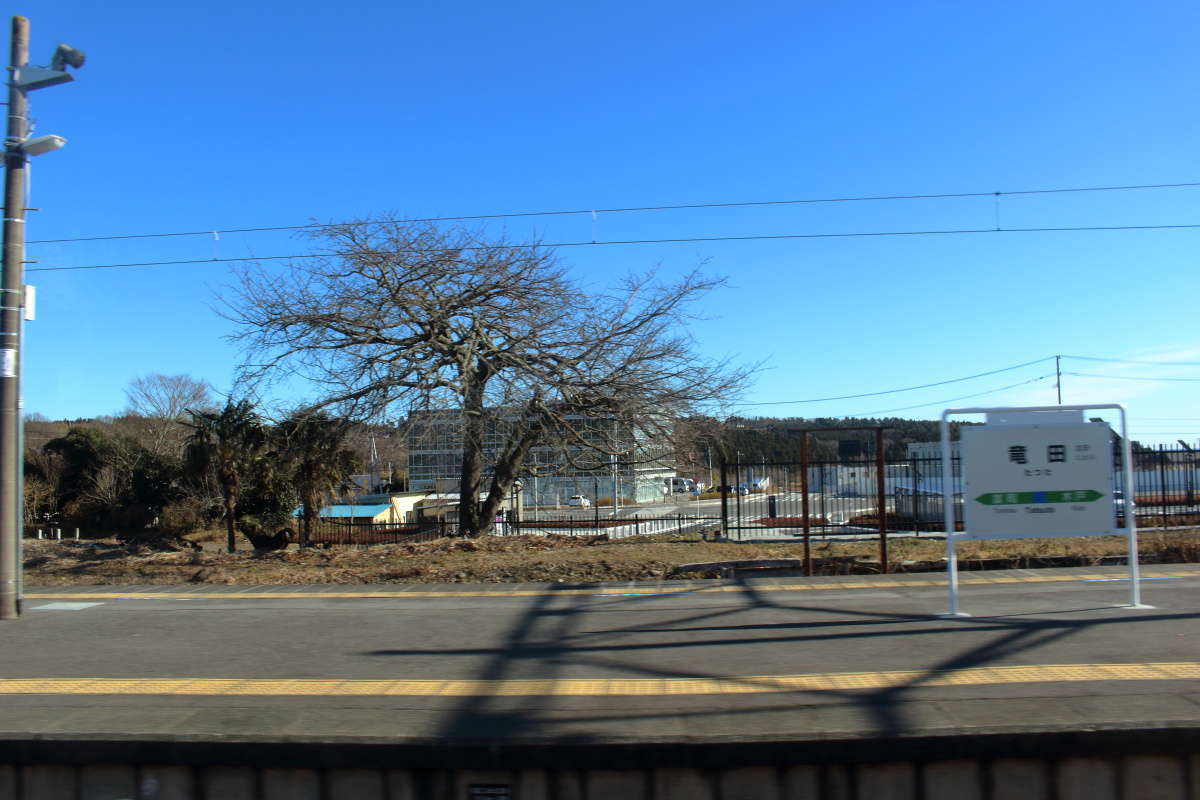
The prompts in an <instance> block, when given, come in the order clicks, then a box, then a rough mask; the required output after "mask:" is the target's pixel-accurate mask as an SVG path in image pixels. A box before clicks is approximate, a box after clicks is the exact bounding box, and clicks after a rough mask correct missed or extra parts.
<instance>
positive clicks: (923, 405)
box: [844, 373, 1054, 417]
mask: <svg viewBox="0 0 1200 800" xmlns="http://www.w3.org/2000/svg"><path fill="white" fill-rule="evenodd" d="M1053 377H1054V373H1050V374H1048V375H1041V376H1039V377H1037V378H1030V379H1029V380H1027V381H1021V382H1020V383H1013V384H1010V385H1008V386H1001V387H1000V388H999V389H988V390H987V391H986V392H976V393H975V394H964V395H960V396H958V397H948V398H946V399H945V400H935V401H934V402H932V403H921V404H919V405H915V406H904V407H903V408H885V409H884V410H882V411H864V412H862V413H861V414H845V415H844V416H847V417H874V416H876V415H878V414H891V413H893V412H895V411H910V410H912V409H914V408H928V407H929V406H941V405H945V404H946V403H953V402H954V401H956V400H968V399H970V398H972V397H983V396H984V395H985V394H996V393H997V392H1005V391H1008V390H1009V389H1016V388H1017V387H1018V386H1027V385H1029V384H1031V383H1037V382H1038V381H1044V380H1046V379H1047V378H1053Z"/></svg>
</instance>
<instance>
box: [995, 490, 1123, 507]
mask: <svg viewBox="0 0 1200 800" xmlns="http://www.w3.org/2000/svg"><path fill="white" fill-rule="evenodd" d="M1101 497H1104V494H1103V493H1102V492H1097V491H1096V490H1095V489H1069V490H1067V491H1061V492H988V493H987V494H981V495H979V497H976V498H975V502H976V503H983V504H984V505H985V506H1024V505H1031V504H1034V503H1091V502H1092V501H1094V500H1099V499H1100V498H1101Z"/></svg>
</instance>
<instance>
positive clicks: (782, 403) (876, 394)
mask: <svg viewBox="0 0 1200 800" xmlns="http://www.w3.org/2000/svg"><path fill="white" fill-rule="evenodd" d="M1053 358H1054V356H1046V357H1045V358H1038V359H1034V360H1033V361H1026V362H1025V363H1023V364H1014V365H1013V366H1011V367H1001V368H1000V369H993V370H989V371H987V372H980V373H977V374H975V375H967V376H966V377H963V378H951V379H950V380H946V381H938V382H936V383H924V384H921V385H920V386H906V387H904V388H903V389H886V390H884V391H881V392H865V393H863V394H844V395H839V396H837V397H814V398H811V399H807V400H772V401H770V402H765V403H740V404H739V407H749V406H786V405H799V404H801V403H824V402H828V401H830V400H857V399H859V398H861V397H879V396H880V395H885V394H898V393H900V392H911V391H914V390H916V389H931V388H933V387H934V386H946V385H947V384H951V383H962V382H963V381H969V380H974V379H975V378H985V377H987V376H988V375H998V374H1000V373H1001V372H1012V371H1013V370H1015V369H1022V368H1023V367H1030V366H1033V365H1034V364H1041V363H1042V362H1045V361H1050V360H1052V359H1053Z"/></svg>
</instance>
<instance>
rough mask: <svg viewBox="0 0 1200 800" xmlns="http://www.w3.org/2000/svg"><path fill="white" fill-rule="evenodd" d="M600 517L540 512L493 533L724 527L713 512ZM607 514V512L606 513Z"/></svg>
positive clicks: (625, 533)
mask: <svg viewBox="0 0 1200 800" xmlns="http://www.w3.org/2000/svg"><path fill="white" fill-rule="evenodd" d="M598 511H599V512H600V513H598V514H583V513H579V514H560V513H554V512H550V513H547V512H544V511H543V512H539V513H538V514H537V515H536V516H527V517H526V518H525V519H516V518H510V519H508V520H505V521H503V522H497V523H496V526H495V529H494V531H493V532H494V533H497V534H499V535H501V536H505V535H517V534H533V535H539V534H540V535H547V534H554V535H559V536H580V535H584V536H594V535H596V534H600V533H603V534H606V535H607V536H608V537H609V538H610V539H623V538H627V537H629V536H644V535H651V534H688V533H710V532H711V533H715V532H717V531H719V530H720V528H721V518H720V517H719V516H717V515H715V514H714V513H711V512H709V513H700V512H697V513H677V514H667V515H659V516H655V515H653V514H647V513H643V512H640V511H635V512H633V513H630V512H629V511H628V510H626V511H625V513H623V514H622V513H618V514H615V515H614V514H612V513H611V511H612V509H604V508H601V509H598ZM606 512H607V513H606Z"/></svg>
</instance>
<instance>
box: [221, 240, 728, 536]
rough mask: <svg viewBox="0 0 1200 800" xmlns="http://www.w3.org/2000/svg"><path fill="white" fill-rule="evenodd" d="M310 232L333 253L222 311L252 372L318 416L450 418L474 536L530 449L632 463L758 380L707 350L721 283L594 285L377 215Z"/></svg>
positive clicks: (540, 263)
mask: <svg viewBox="0 0 1200 800" xmlns="http://www.w3.org/2000/svg"><path fill="white" fill-rule="evenodd" d="M313 236H314V238H316V239H317V240H318V241H320V242H321V244H322V245H324V246H325V247H327V248H329V250H330V251H331V252H332V255H329V256H327V257H323V258H319V259H315V260H311V261H305V262H302V263H297V264H293V265H292V266H291V268H290V270H289V271H288V272H286V273H283V274H280V273H278V272H269V271H267V270H265V269H264V268H262V267H259V268H255V269H251V270H248V271H246V272H244V273H243V274H242V276H241V282H240V286H239V287H238V288H237V291H236V294H235V299H234V300H233V301H232V302H231V304H230V306H229V311H228V314H229V316H230V317H231V318H232V319H233V320H234V321H235V322H236V323H238V324H239V326H240V332H239V333H238V334H237V335H235V337H234V338H235V339H237V340H240V342H241V343H242V344H243V346H244V348H245V356H246V358H245V363H244V364H243V366H242V370H241V378H242V379H243V380H244V381H248V382H251V383H253V384H259V383H262V382H270V381H272V380H274V379H280V380H283V379H286V380H288V381H289V384H288V385H289V387H294V386H295V382H294V378H295V377H296V376H301V377H303V378H306V379H307V380H309V381H310V382H311V385H312V387H313V397H312V398H311V405H310V408H311V409H315V408H329V409H331V410H335V411H337V412H339V413H341V414H343V415H345V416H353V417H357V418H362V419H372V418H373V419H379V418H382V417H385V416H388V415H396V414H400V415H404V416H407V417H409V418H410V419H411V418H420V417H421V413H422V412H424V413H425V414H426V418H427V419H428V418H429V416H428V415H433V416H434V417H437V416H443V417H444V416H446V415H449V416H452V417H457V418H458V419H459V420H460V421H461V427H460V429H459V435H460V436H461V446H462V471H461V476H460V481H459V489H460V491H459V494H460V502H459V523H460V526H461V528H462V530H463V532H464V533H467V534H476V533H482V532H485V531H486V530H487V529H488V528H490V526H491V520H492V519H493V518H494V515H495V512H496V510H497V509H498V508H499V507H500V505H501V503H502V502H503V500H504V498H505V497H506V496H507V495H508V493H509V491H510V489H511V487H512V485H513V482H514V481H515V480H516V479H517V478H518V477H519V475H520V473H521V470H522V469H523V467H524V464H525V459H526V457H527V455H528V454H529V452H530V450H531V448H532V447H533V446H534V445H535V443H536V444H538V445H539V446H545V443H547V442H551V441H553V442H558V443H560V444H561V445H562V449H563V452H564V453H567V454H571V453H574V454H579V453H593V454H613V453H623V454H626V455H628V454H629V453H630V452H632V442H633V440H634V439H636V438H637V437H638V434H637V433H635V431H640V432H641V435H642V437H643V438H644V439H646V440H653V439H656V438H657V439H661V438H663V437H666V436H668V435H669V433H670V431H671V429H672V424H673V421H674V420H676V419H678V418H680V417H683V416H687V415H690V414H692V413H695V412H696V411H697V410H698V409H702V408H704V407H705V406H707V405H709V404H711V403H712V402H713V401H716V400H720V399H728V398H729V397H730V396H731V395H732V394H733V393H735V392H736V391H738V390H740V389H741V388H742V385H743V384H744V382H745V380H746V378H747V375H748V373H749V370H748V369H745V368H740V367H735V366H732V365H731V364H729V363H728V362H723V361H712V360H708V359H705V358H703V357H701V356H700V355H698V354H697V351H696V348H695V346H694V342H693V340H692V339H691V337H690V336H689V335H688V333H687V330H686V324H685V323H686V321H687V319H688V313H687V311H688V308H689V306H690V305H691V304H692V302H693V301H695V300H696V299H698V298H699V297H701V296H703V295H704V294H706V293H707V292H708V291H710V290H711V289H713V288H714V287H716V286H718V285H719V284H720V283H721V281H719V280H715V279H709V278H704V277H702V276H701V275H700V274H698V273H693V274H690V275H687V276H685V277H684V278H683V279H682V280H680V281H679V282H675V283H662V282H659V281H658V280H657V277H656V275H655V274H654V273H653V272H649V273H645V274H641V275H632V276H628V277H625V278H623V279H618V280H617V281H616V284H615V285H614V286H613V287H612V288H610V289H606V290H602V291H598V292H596V291H585V290H584V288H583V287H581V286H580V285H579V284H578V283H576V282H574V281H572V280H570V279H569V277H568V275H567V273H566V271H565V269H564V268H563V266H562V265H561V264H560V263H559V262H558V260H557V257H556V255H555V254H554V253H553V252H552V251H551V250H548V249H546V248H543V247H540V246H537V245H513V244H509V243H508V242H507V241H505V240H503V239H496V238H489V237H487V236H486V235H485V234H483V233H481V232H479V231H472V230H468V229H464V228H461V227H458V228H443V227H439V226H436V225H433V224H426V223H415V222H404V221H397V220H393V219H382V220H367V221H360V222H351V223H345V224H340V225H334V226H329V227H322V228H321V229H319V230H318V231H317V232H315V233H313ZM485 440H486V441H485ZM571 457H573V458H574V457H576V456H571ZM583 460H585V461H586V460H587V459H586V458H584V459H583ZM591 460H592V461H594V462H595V463H596V464H597V465H599V464H600V463H601V459H600V458H598V457H593V458H592V459H591ZM603 460H604V461H605V462H606V461H607V458H604V459H603ZM485 478H486V481H487V489H486V498H485V499H484V500H483V501H482V502H480V500H479V498H480V495H481V493H482V489H483V486H484V483H485Z"/></svg>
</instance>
